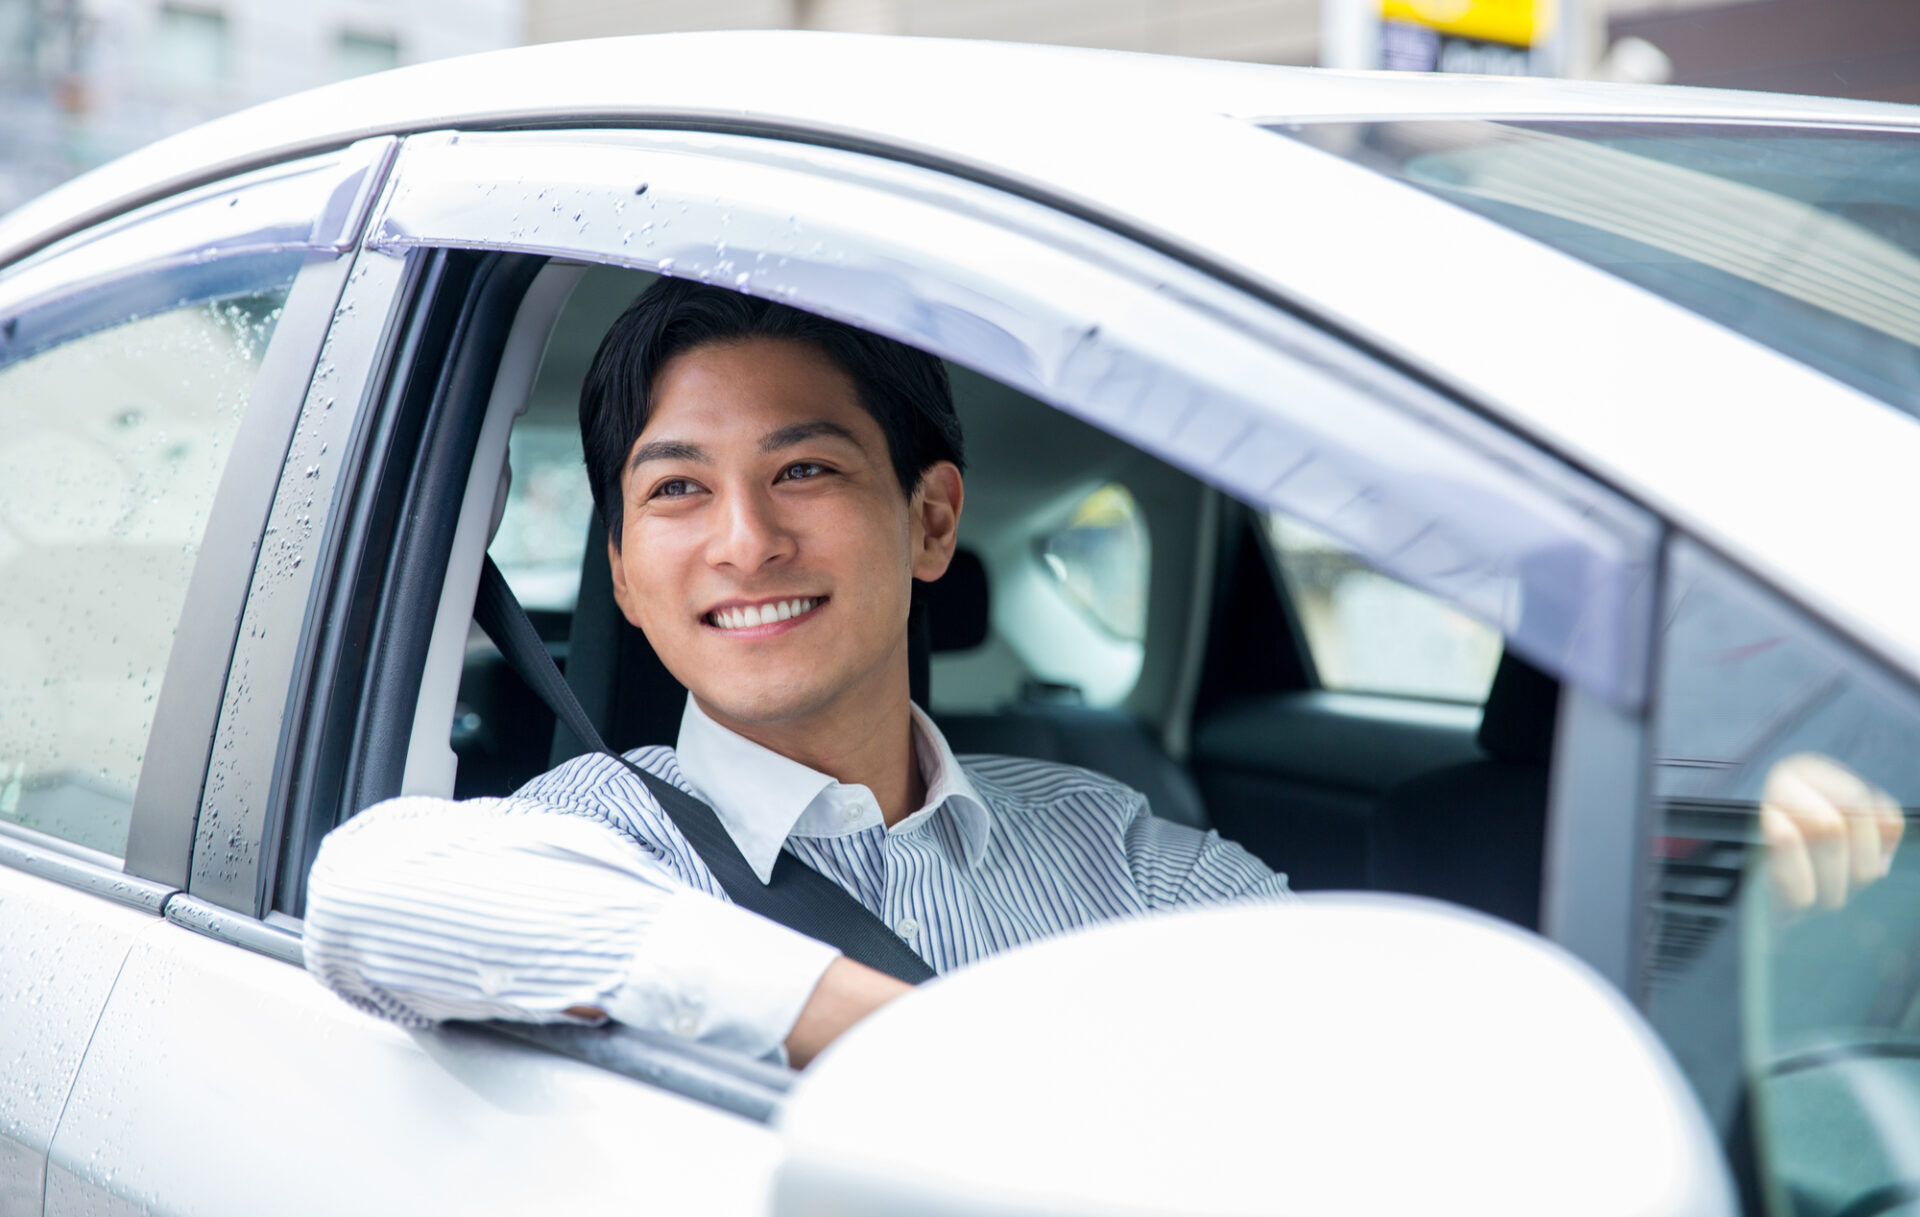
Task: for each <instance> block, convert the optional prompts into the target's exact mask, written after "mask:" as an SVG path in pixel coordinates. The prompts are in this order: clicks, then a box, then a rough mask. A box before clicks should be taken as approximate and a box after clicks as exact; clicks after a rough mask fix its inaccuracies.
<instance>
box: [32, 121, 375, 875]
mask: <svg viewBox="0 0 1920 1217" xmlns="http://www.w3.org/2000/svg"><path fill="white" fill-rule="evenodd" d="M393 150H394V141H393V140H392V139H390V138H385V137H376V138H372V139H367V140H362V141H358V142H356V143H351V144H347V145H344V146H343V147H341V148H338V149H336V150H334V151H332V152H329V153H321V154H318V155H309V156H302V157H299V158H296V159H292V160H289V161H287V162H284V163H282V164H279V165H274V166H269V167H266V168H263V169H257V170H253V171H250V172H248V173H244V174H240V175H237V176H235V177H232V178H228V179H223V180H220V181H216V182H212V183H208V184H205V185H200V186H197V187H195V188H193V189H190V190H186V191H182V192H180V193H179V194H177V195H174V196H169V197H167V198H163V199H159V200H156V201H153V202H150V203H147V204H145V205H144V206H140V207H136V208H133V209H131V210H129V211H127V212H125V213H122V214H117V215H114V216H112V217H110V218H108V219H106V220H103V221H101V222H100V223H98V224H96V225H94V226H92V227H89V228H87V229H84V230H82V231H79V232H76V233H74V234H72V235H70V236H68V237H66V238H65V239H63V240H61V241H58V242H55V243H54V244H52V245H50V246H48V247H46V248H44V249H41V250H38V251H37V252H35V253H34V254H32V255H31V256H29V257H27V258H24V259H22V260H20V261H19V262H16V263H15V264H13V265H12V266H9V267H7V268H5V269H4V270H3V271H0V316H6V317H9V318H12V319H17V320H21V321H26V320H28V319H29V318H32V317H34V316H36V315H39V316H41V317H46V318H48V319H49V320H48V322H47V323H46V324H42V325H39V326H36V325H32V324H28V325H24V326H17V327H15V331H16V332H24V333H26V334H28V335H36V334H37V336H38V338H39V339H40V341H39V342H37V343H36V345H35V346H34V347H32V348H31V350H30V351H28V352H27V354H33V353H37V352H38V351H39V350H43V349H53V348H55V347H58V346H61V345H64V344H66V343H68V342H71V341H75V340H79V339H82V338H84V337H85V336H86V335H88V334H90V333H94V332H99V331H101V330H103V329H107V328H111V327H112V326H115V325H120V324H125V323H127V322H128V321H130V320H136V319H138V318H140V317H143V316H147V315H152V314H153V313H156V312H159V311H164V310H165V309H168V308H172V307H176V306H177V305H178V303H179V300H178V298H177V291H176V292H172V293H170V292H165V291H163V292H160V293H158V294H155V292H154V291H152V290H150V289H149V290H147V291H146V292H145V295H144V296H143V295H142V293H141V290H140V289H139V288H138V287H135V289H134V291H133V293H132V296H131V299H132V301H133V310H134V311H133V314H132V316H127V315H125V312H126V303H125V302H126V301H127V300H128V299H129V297H128V296H127V294H126V293H127V290H128V288H129V287H130V286H133V285H136V284H138V283H140V282H141V281H144V280H150V279H152V278H153V277H154V276H162V277H168V276H170V277H171V278H172V279H174V280H178V281H179V282H180V283H185V284H188V285H191V284H193V283H199V282H203V281H204V282H206V283H208V284H211V283H212V282H213V280H214V279H217V278H219V277H221V276H223V275H226V276H228V277H230V275H231V272H235V271H238V272H240V273H243V274H244V273H245V272H246V271H248V270H249V269H251V268H252V267H254V266H257V265H263V264H265V263H266V262H270V261H273V260H276V259H297V260H298V262H299V266H298V268H297V269H296V270H295V272H294V276H293V279H292V282H291V283H290V285H289V288H288V295H287V299H286V303H285V304H284V305H283V307H282V311H281V317H280V320H279V322H278V323H277V325H276V327H275V333H274V337H273V340H272V341H271V342H270V343H269V344H268V347H267V349H266V351H265V352H264V354H263V357H262V361H261V365H260V368H259V371H258V372H257V373H256V376H255V380H254V384H253V388H252V391H251V393H250V395H249V398H248V403H247V408H246V410H245V411H244V412H243V414H242V416H241V419H240V422H239V425H238V427H237V429H236V431H235V435H234V438H233V441H232V447H231V449H230V450H229V453H228V457H227V459H226V462H225V464H224V467H223V469H222V473H221V477H220V482H219V485H218V487H217V488H216V490H215V496H214V500H213V503H212V505H211V508H210V511H209V514H208V522H207V526H206V530H205V532H204V533H203V535H202V538H201V542H200V546H199V551H198V553H197V555H196V557H195V559H194V564H193V568H192V571H191V573H190V575H189V579H188V584H187V593H186V599H185V603H184V606H183V609H182V613H181V617H180V620H179V622H178V623H177V626H176V629H175V633H174V638H173V642H172V645H171V647H170V649H169V651H168V656H167V660H166V663H165V666H164V669H163V674H162V679H161V683H160V689H159V691H158V693H157V694H156V702H155V714H154V722H153V726H152V728H151V730H150V732H149V735H148V739H147V746H146V750H145V754H144V759H143V762H142V764H141V767H140V772H139V776H138V779H137V781H136V785H135V792H134V801H133V806H132V810H131V813H130V824H129V833H128V841H127V847H126V851H125V854H124V856H122V857H115V856H114V855H112V854H108V853H103V852H101V851H97V850H92V849H86V848H84V847H81V846H77V845H75V844H73V843H71V842H67V841H64V840H61V839H59V838H56V837H52V836H50V835H48V834H45V833H40V832H36V831H35V830H33V829H30V828H26V827H24V826H18V825H11V824H6V825H0V864H5V865H10V866H13V867H15V868H16V869H19V870H23V871H26V872H28V873H31V874H37V875H41V876H43V877H46V878H50V879H54V880H55V881H58V882H61V883H64V884H67V885H69V886H74V887H79V888H83V889H85V890H88V891H92V892H94V893H96V894H99V895H102V896H105V897H107V898H108V899H111V900H114V901H117V902H119V903H123V904H129V905H132V906H134V907H137V908H141V909H143V910H146V911H148V912H154V913H162V912H165V911H167V906H168V905H169V904H170V903H172V902H173V898H174V897H175V896H177V895H179V894H180V889H181V888H183V887H184V886H185V880H186V869H185V860H186V858H187V856H188V853H189V851H190V849H191V845H192V840H193V834H194V830H195V814H194V813H195V809H196V808H197V805H198V803H199V800H200V796H201V787H202V783H203V782H204V779H205V775H206V769H207V759H208V755H209V752H210V749H211V746H212V730H211V722H212V718H211V715H212V710H213V708H214V707H216V706H217V705H218V702H219V699H220V697H221V695H222V693H223V691H224V689H225V686H226V678H227V662H226V658H227V656H228V655H230V654H231V652H232V650H233V647H234V641H235V636H236V634H237V632H238V626H239V612H240V599H241V597H242V596H244V594H245V591H246V586H247V580H248V577H249V576H250V574H251V571H252V567H253V560H254V553H255V550H256V548H257V543H258V540H259V530H258V525H257V521H258V520H259V519H260V518H261V517H262V516H263V515H264V504H265V503H266V501H267V499H268V497H269V496H270V494H271V492H272V489H273V487H274V486H275V485H277V483H278V482H279V480H280V477H281V473H282V467H281V462H282V459H283V457H284V454H285V450H286V445H287V439H288V437H289V435H290V433H291V430H292V426H293V416H294V407H295V406H296V405H297V403H298V401H299V400H300V394H301V392H302V389H303V386H304V385H305V383H306V381H307V379H308V378H309V376H310V373H311V369H312V367H313V364H314V362H315V361H316V359H317V358H318V356H319V353H320V350H321V345H322V338H323V335H324V334H325V332H326V329H327V326H328V324H329V322H330V320H331V317H332V314H333V310H334V306H335V303H336V301H337V299H338V296H339V292H340V289H341V287H342V285H343V284H344V282H345V278H346V275H347V273H348V266H349V265H350V263H351V261H352V257H351V254H350V252H349V251H351V250H352V248H353V247H354V246H355V245H356V244H357V242H358V240H359V238H360V236H361V233H362V231H363V229H364V226H365V223H366V220H367V218H368V215H369V214H370V211H371V204H372V201H373V189H372V187H373V184H374V183H375V182H376V181H377V179H378V178H379V176H380V175H382V174H383V173H384V172H385V170H386V168H387V167H388V166H389V165H390V163H391V156H392V153H393ZM209 273H211V276H212V277H211V278H210V277H209ZM183 275H184V278H183V277H182V276H183ZM175 286H176V288H177V284H176V285H175ZM188 295H189V296H190V297H191V296H192V295H193V293H192V291H189V292H188ZM147 297H151V298H150V299H149V298H147ZM9 337H10V338H11V337H12V335H11V334H10V335H9Z"/></svg>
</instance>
